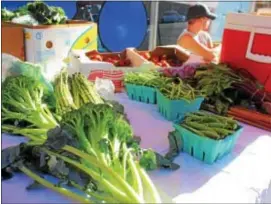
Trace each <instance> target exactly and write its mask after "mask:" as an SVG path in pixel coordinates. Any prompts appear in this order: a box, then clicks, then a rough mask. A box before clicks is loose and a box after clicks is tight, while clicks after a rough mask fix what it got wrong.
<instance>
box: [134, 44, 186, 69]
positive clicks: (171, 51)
mask: <svg viewBox="0 0 271 204" xmlns="http://www.w3.org/2000/svg"><path fill="white" fill-rule="evenodd" d="M134 52H136V53H138V54H139V55H141V56H140V57H141V58H142V59H144V60H146V61H148V60H147V59H146V58H144V57H143V55H144V54H145V53H149V54H150V55H151V56H152V57H153V56H155V57H158V58H160V59H161V57H163V56H166V57H167V59H169V60H178V61H180V62H181V64H180V65H178V66H177V67H180V66H181V65H183V64H185V63H186V61H187V60H188V59H189V57H190V53H189V52H187V51H186V50H185V49H183V48H182V47H180V46H177V45H168V46H158V47H156V48H155V49H154V50H152V51H137V50H134ZM149 62H150V63H152V64H153V65H154V66H155V67H162V65H155V63H154V62H153V61H151V60H149ZM169 67H173V65H168V68H169Z"/></svg>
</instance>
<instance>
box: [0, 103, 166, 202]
mask: <svg viewBox="0 0 271 204" xmlns="http://www.w3.org/2000/svg"><path fill="white" fill-rule="evenodd" d="M132 137H133V133H132V129H131V126H130V125H129V124H128V123H127V122H126V120H124V118H123V115H122V114H119V113H117V112H116V111H115V110H114V109H113V108H112V107H110V106H109V105H107V104H97V105H95V104H92V103H88V104H85V105H83V106H81V107H80V108H79V109H78V110H74V111H71V112H68V113H67V114H66V115H65V116H64V117H63V119H62V120H61V122H60V125H59V126H58V127H56V128H54V129H51V130H50V131H49V132H48V139H47V140H46V141H45V142H42V141H40V140H31V141H30V142H29V143H26V144H24V145H19V146H18V147H17V148H19V150H20V152H19V153H20V155H16V156H15V157H14V155H9V156H7V155H6V157H7V158H10V156H13V157H12V158H13V159H14V160H12V161H11V160H6V161H5V162H6V163H5V162H4V163H3V164H4V167H7V166H9V168H15V169H19V170H20V171H22V172H23V173H25V174H26V175H28V176H29V177H31V178H32V179H34V180H35V181H36V182H38V183H39V184H41V185H44V186H46V187H49V188H51V189H53V190H56V191H57V192H59V193H62V194H64V195H66V196H68V197H71V198H73V199H75V200H78V201H80V202H84V203H85V202H88V203H90V202H98V203H101V202H107V203H112V202H114V203H123V202H124V203H125V202H128V203H149V202H151V203H160V202H161V200H160V196H159V194H158V192H157V190H156V188H155V186H154V184H153V183H152V181H151V180H150V178H149V177H148V175H147V174H146V172H145V171H144V170H143V169H142V168H141V167H140V165H139V163H138V162H137V160H136V157H135V156H134V154H133V151H136V149H135V148H134V147H129V145H128V141H129V140H131V139H132ZM12 148H15V147H12ZM5 153H6V154H13V153H14V152H12V151H11V149H7V150H6V152H5V150H4V154H5ZM45 158H47V159H45ZM44 159H45V160H44ZM43 160H44V162H40V163H39V162H38V161H43ZM150 161H155V160H150V159H147V160H145V161H144V163H146V162H150ZM3 164H2V165H3ZM145 165H146V164H145ZM2 168H3V167H2ZM32 169H35V170H36V171H38V172H43V173H44V172H45V173H49V174H51V175H54V176H55V177H57V178H59V179H62V180H63V181H67V182H69V184H70V185H72V186H73V187H75V188H77V189H78V190H79V191H82V192H84V193H85V194H86V195H88V196H89V197H90V199H88V197H86V196H80V195H79V194H75V193H73V192H71V191H70V190H68V189H67V188H65V187H64V186H61V185H60V186H59V187H56V186H54V185H53V184H51V183H50V182H49V181H46V180H45V179H43V178H41V177H40V176H38V174H37V173H35V172H34V171H32ZM74 171H75V175H73V176H74V177H72V172H73V173H74ZM144 192H147V195H145V194H144Z"/></svg>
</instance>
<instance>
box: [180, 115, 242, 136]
mask: <svg viewBox="0 0 271 204" xmlns="http://www.w3.org/2000/svg"><path fill="white" fill-rule="evenodd" d="M180 125H181V126H182V127H184V128H186V129H187V130H189V131H191V132H193V133H195V134H197V135H199V136H203V137H208V138H211V139H214V140H221V139H224V138H226V137H227V136H229V135H231V134H233V133H234V132H235V131H236V130H237V129H238V127H239V126H238V123H237V121H236V120H233V119H232V118H229V117H223V116H218V115H213V114H210V113H207V112H204V111H199V112H195V113H189V114H187V116H185V118H184V120H183V121H182V122H181V124H180Z"/></svg>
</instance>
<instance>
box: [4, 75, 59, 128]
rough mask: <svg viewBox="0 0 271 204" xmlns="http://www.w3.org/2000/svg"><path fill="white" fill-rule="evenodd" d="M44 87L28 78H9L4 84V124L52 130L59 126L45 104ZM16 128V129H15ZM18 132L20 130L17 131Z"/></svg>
mask: <svg viewBox="0 0 271 204" xmlns="http://www.w3.org/2000/svg"><path fill="white" fill-rule="evenodd" d="M43 92H44V89H43V87H42V85H41V84H40V83H39V82H38V81H35V80H34V79H32V78H29V77H26V76H16V77H8V78H7V79H6V80H5V81H4V83H3V91H2V124H4V125H3V126H5V125H6V124H9V123H10V122H13V123H15V124H14V126H16V123H19V124H20V123H26V124H27V128H33V129H35V128H36V129H47V130H49V129H51V128H54V127H56V126H57V125H58V123H57V121H56V119H55V118H54V116H53V114H52V113H51V112H50V110H49V109H48V107H47V105H46V104H44V103H43ZM14 128H16V127H14ZM17 131H18V129H17Z"/></svg>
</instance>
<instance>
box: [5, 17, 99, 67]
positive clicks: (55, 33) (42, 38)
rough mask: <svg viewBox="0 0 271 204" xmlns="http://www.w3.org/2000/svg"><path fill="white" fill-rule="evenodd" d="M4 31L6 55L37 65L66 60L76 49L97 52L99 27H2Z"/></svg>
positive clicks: (80, 23) (77, 24) (76, 23)
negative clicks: (18, 57)
mask: <svg viewBox="0 0 271 204" xmlns="http://www.w3.org/2000/svg"><path fill="white" fill-rule="evenodd" d="M3 28H4V35H3V30H2V35H3V37H2V42H5V44H4V49H3V52H6V53H8V54H12V55H14V56H20V59H25V60H27V61H29V62H33V63H44V62H47V61H51V60H60V59H61V60H62V59H66V58H67V57H68V53H69V52H70V51H71V50H72V49H82V50H85V51H89V50H95V49H97V25H96V24H95V23H92V22H88V21H74V20H71V21H67V23H66V24H60V25H38V26H29V25H20V24H15V23H2V29H3ZM14 36H15V37H14ZM14 41H16V43H15V42H14ZM23 47H24V53H23V52H22V49H23ZM23 55H24V57H22V56H23Z"/></svg>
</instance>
